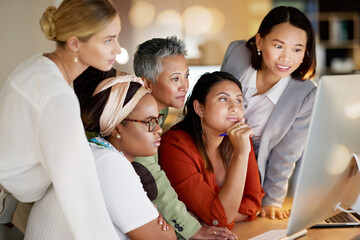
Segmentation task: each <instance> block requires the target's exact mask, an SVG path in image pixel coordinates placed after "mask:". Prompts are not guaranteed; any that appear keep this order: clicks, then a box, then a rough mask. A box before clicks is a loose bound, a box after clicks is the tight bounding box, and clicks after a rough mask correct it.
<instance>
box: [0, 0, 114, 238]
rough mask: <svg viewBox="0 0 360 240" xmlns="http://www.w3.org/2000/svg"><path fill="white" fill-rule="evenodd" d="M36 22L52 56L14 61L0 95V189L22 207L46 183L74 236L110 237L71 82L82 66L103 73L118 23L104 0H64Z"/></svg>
mask: <svg viewBox="0 0 360 240" xmlns="http://www.w3.org/2000/svg"><path fill="white" fill-rule="evenodd" d="M40 25H41V29H42V31H43V32H44V35H45V36H46V37H47V38H48V39H49V40H52V41H55V42H56V44H57V46H56V49H55V51H54V52H52V53H43V54H37V55H35V56H33V57H31V58H30V59H28V60H26V61H25V62H24V63H22V64H20V65H19V66H18V67H17V68H16V69H15V70H14V72H13V73H12V74H11V75H10V76H9V78H8V79H7V82H6V83H5V85H4V87H3V88H2V89H1V92H0V131H1V135H0V184H1V185H2V186H3V187H4V188H5V189H7V190H8V191H9V192H10V193H12V194H13V195H14V196H15V197H16V198H17V199H19V200H20V201H23V202H34V201H38V200H40V199H41V198H42V197H43V196H44V195H45V193H46V191H47V189H48V188H49V186H50V185H51V184H52V185H53V187H54V189H55V192H56V195H55V197H56V198H57V199H58V201H59V203H60V206H61V208H60V209H58V211H59V212H61V213H62V214H64V215H65V218H66V222H67V223H68V224H69V226H70V228H71V230H72V234H73V236H74V238H75V239H86V240H89V239H118V236H117V234H116V231H115V229H114V227H113V225H112V222H111V220H110V217H109V215H108V213H107V211H106V207H105V203H104V200H103V197H102V194H101V189H100V186H99V182H98V180H97V174H96V169H95V165H94V159H93V156H92V153H91V150H90V148H89V146H88V144H87V141H86V137H85V134H84V131H83V126H82V122H81V118H80V108H79V103H78V100H77V98H76V95H75V93H74V91H73V89H72V88H71V85H72V82H73V80H74V79H75V78H76V77H77V76H78V75H80V74H81V73H82V72H83V71H84V70H85V69H86V68H87V67H89V66H94V67H96V68H99V69H102V70H109V69H111V67H112V65H113V63H114V60H115V55H116V54H119V53H120V46H119V43H118V41H117V38H118V35H119V33H120V29H121V27H120V18H119V16H118V14H117V12H116V10H115V9H114V8H113V6H112V5H111V4H110V3H109V2H108V1H106V0H92V1H89V0H88V1H85V0H64V1H63V2H62V3H61V4H60V6H59V7H58V8H55V7H53V6H50V7H48V8H47V9H46V11H45V12H44V14H43V16H42V18H41V20H40ZM42 231H43V232H42V233H43V235H42V234H40V235H39V238H38V239H45V238H46V237H45V236H47V235H48V234H49V232H51V229H42ZM46 239H48V238H46Z"/></svg>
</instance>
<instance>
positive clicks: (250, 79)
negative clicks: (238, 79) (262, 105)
mask: <svg viewBox="0 0 360 240" xmlns="http://www.w3.org/2000/svg"><path fill="white" fill-rule="evenodd" d="M256 76H257V70H255V69H254V68H251V67H250V68H248V70H247V72H246V73H245V74H244V78H243V79H244V80H243V81H242V83H241V84H242V87H243V89H246V90H247V89H253V90H252V91H250V92H251V94H256V93H257V89H256ZM290 79H291V76H287V77H284V78H281V79H280V80H279V81H278V82H277V83H276V84H275V85H274V86H273V87H272V88H270V89H269V90H268V91H267V92H266V93H264V94H263V96H266V97H268V98H269V99H270V101H271V102H272V103H273V104H274V105H276V103H277V102H278V101H279V98H280V97H281V95H282V93H283V92H284V90H285V88H286V86H287V84H288V83H289V81H290Z"/></svg>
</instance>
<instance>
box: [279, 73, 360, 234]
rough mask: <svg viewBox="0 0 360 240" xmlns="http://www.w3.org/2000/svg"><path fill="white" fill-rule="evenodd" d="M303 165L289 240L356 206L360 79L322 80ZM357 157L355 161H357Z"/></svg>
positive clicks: (359, 181) (359, 184)
mask: <svg viewBox="0 0 360 240" xmlns="http://www.w3.org/2000/svg"><path fill="white" fill-rule="evenodd" d="M306 141H307V142H306V147H305V151H304V154H303V157H302V160H301V161H300V169H299V172H298V176H297V179H296V183H295V192H294V199H293V204H292V210H291V214H290V219H289V222H288V228H287V234H286V235H287V236H290V235H292V234H295V233H297V232H299V231H301V230H303V229H307V228H309V227H311V226H313V225H314V224H316V223H319V222H321V221H323V220H325V219H327V218H329V217H331V216H333V215H335V214H337V213H339V212H340V210H339V209H338V208H337V205H339V206H341V207H342V208H344V209H347V208H349V207H351V206H352V205H353V204H355V202H356V200H357V199H358V196H359V193H360V172H359V168H360V165H359V162H358V161H359V160H360V159H359V157H360V75H333V76H323V77H322V78H321V79H320V81H319V85H318V89H317V93H316V97H315V102H314V107H313V112H312V118H311V121H310V127H309V134H308V136H307V140H306ZM356 158H357V159H356Z"/></svg>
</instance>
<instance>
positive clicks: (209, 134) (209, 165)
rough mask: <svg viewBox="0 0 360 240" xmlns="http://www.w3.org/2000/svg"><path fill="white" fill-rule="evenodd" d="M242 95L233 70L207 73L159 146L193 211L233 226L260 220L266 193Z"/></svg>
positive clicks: (163, 160)
mask: <svg viewBox="0 0 360 240" xmlns="http://www.w3.org/2000/svg"><path fill="white" fill-rule="evenodd" d="M242 100H243V98H242V92H241V84H240V83H239V81H238V80H237V79H236V78H234V77H233V76H232V75H230V74H228V73H225V72H213V73H206V74H204V75H202V76H201V77H200V79H199V80H198V82H197V83H196V84H195V86H194V89H193V91H192V95H191V96H190V98H189V99H188V100H187V102H186V105H185V107H186V108H185V110H184V119H183V120H182V121H181V122H180V123H179V124H177V125H175V126H174V127H172V128H171V129H170V130H169V131H167V132H166V133H165V134H164V135H163V136H162V140H161V145H160V148H159V160H160V165H161V167H162V168H163V170H164V171H165V172H166V175H167V177H168V178H169V180H170V182H171V184H172V186H173V187H174V189H175V190H176V192H177V194H178V195H179V199H180V200H181V201H183V202H184V203H185V205H186V207H187V208H188V210H189V211H191V212H192V213H194V214H195V215H196V216H197V217H198V218H199V219H200V220H202V221H203V222H205V223H206V224H208V225H218V226H226V227H228V228H229V229H231V228H232V227H233V224H234V222H237V221H242V220H253V219H255V218H256V216H257V215H258V214H259V211H260V209H261V199H262V197H263V196H264V191H263V189H262V188H261V185H260V177H259V173H258V168H257V164H256V159H255V154H254V150H253V147H252V143H251V140H250V136H251V135H252V129H251V128H250V127H249V126H247V125H246V124H245V123H244V122H245V121H244V118H243V115H244V109H243V106H242ZM224 132H226V134H227V135H225V136H219V135H221V134H222V133H224ZM214 234H216V232H214Z"/></svg>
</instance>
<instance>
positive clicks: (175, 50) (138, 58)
mask: <svg viewBox="0 0 360 240" xmlns="http://www.w3.org/2000/svg"><path fill="white" fill-rule="evenodd" d="M174 55H184V56H186V49H185V44H184V42H183V41H182V40H180V39H178V38H177V37H176V36H172V37H167V38H153V39H151V40H148V41H146V42H144V43H142V44H140V45H139V46H138V48H137V50H136V52H135V54H134V62H133V66H134V72H135V75H136V76H138V77H146V78H148V79H149V80H150V81H152V82H153V83H156V79H157V78H158V76H159V75H160V74H161V73H162V71H163V65H162V63H161V58H164V57H168V56H174Z"/></svg>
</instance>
